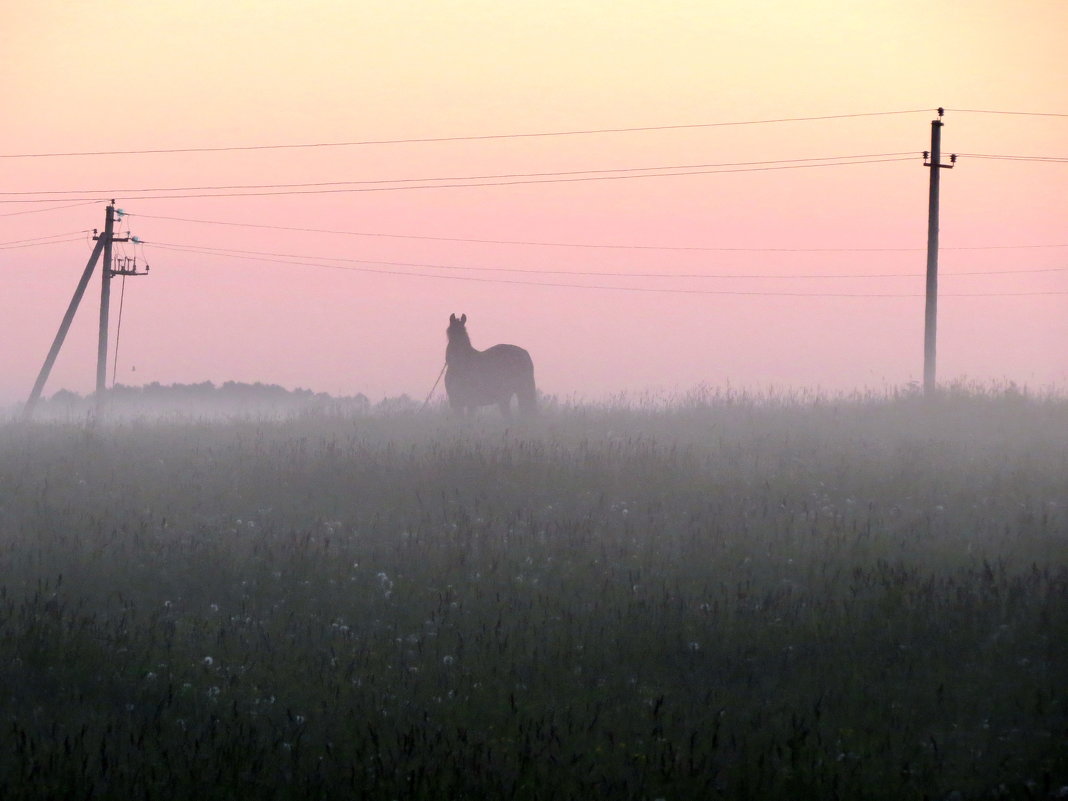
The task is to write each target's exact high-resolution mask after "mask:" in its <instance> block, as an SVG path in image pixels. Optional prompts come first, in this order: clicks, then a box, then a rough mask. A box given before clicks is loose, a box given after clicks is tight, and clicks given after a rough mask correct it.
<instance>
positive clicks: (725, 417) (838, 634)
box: [0, 391, 1068, 801]
mask: <svg viewBox="0 0 1068 801" xmlns="http://www.w3.org/2000/svg"><path fill="white" fill-rule="evenodd" d="M0 715H2V718H0V727H2V728H0V798H4V799H21V798H50V799H58V798H115V799H135V798H146V799H155V798H202V799H239V798H256V799H288V798H299V799H316V798H367V799H406V798H425V799H478V800H479V801H488V800H489V799H497V798H515V799H554V801H555V800H558V799H592V798H607V799H650V800H652V799H666V800H667V801H678V800H679V799H715V798H729V799H802V798H820V799H831V798H841V799H895V801H900V800H901V799H924V798H931V799H969V798H1028V799H1036V798H1037V799H1042V798H1063V797H1068V401H1065V400H1064V399H1056V398H1046V399H1036V398H1028V397H1025V396H1023V395H1021V394H1019V393H1016V392H994V391H990V392H971V393H969V392H957V393H954V394H951V395H949V396H947V397H944V398H941V399H939V400H938V401H937V402H935V403H930V404H928V403H924V402H923V401H922V400H920V399H916V398H908V397H902V398H897V399H877V398H855V399H849V400H839V401H831V400H820V399H816V398H811V399H810V398H805V397H798V396H795V397H788V398H783V397H779V398H776V397H764V398H757V399H754V398H747V397H744V396H732V395H729V394H715V395H707V394H701V393H695V394H694V395H693V396H691V397H689V398H686V399H682V400H680V401H679V402H678V403H675V404H668V405H666V406H657V407H655V408H654V406H653V405H650V406H648V407H646V408H625V407H622V406H620V407H555V408H548V409H546V410H545V413H544V414H543V415H542V416H541V417H540V418H539V419H537V420H535V421H533V422H531V423H526V424H518V423H517V424H512V425H506V424H505V423H503V422H501V421H500V420H498V419H497V417H496V415H495V414H494V413H490V412H487V413H486V415H485V417H484V418H483V419H480V420H478V421H475V422H474V423H472V422H466V423H459V422H454V421H452V420H449V419H448V418H446V417H445V416H443V415H442V414H440V413H436V412H434V413H427V414H423V415H418V414H407V415H394V416H388V415H379V416H375V415H367V416H344V415H333V416H331V415H307V416H304V417H300V418H297V419H293V420H289V421H256V420H243V421H242V420H230V421H215V422H212V421H196V420H192V419H189V420H170V421H156V422H140V423H139V422H125V423H114V424H110V425H107V426H98V427H96V428H93V429H87V428H85V427H84V426H78V425H70V424H37V425H23V424H16V423H9V424H5V425H2V426H0Z"/></svg>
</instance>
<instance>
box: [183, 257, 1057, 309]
mask: <svg viewBox="0 0 1068 801" xmlns="http://www.w3.org/2000/svg"><path fill="white" fill-rule="evenodd" d="M201 255H211V256H218V257H222V258H231V259H242V260H245V261H262V262H271V263H277V264H286V265H289V266H294V267H311V268H317V269H327V270H342V271H346V272H359V273H373V274H378V275H390V276H395V277H402V278H403V277H408V278H437V279H446V280H455V281H473V282H476V283H487V284H511V285H515V286H535V287H549V288H567V289H599V290H616V291H621V292H646V293H656V294H672V295H732V296H752V297H800V298H921V297H924V295H923V294H920V293H860V292H769V291H763V290H761V291H758V290H719V289H678V288H665V287H630V286H609V285H605V284H571V283H562V282H556V281H521V280H516V279H511V278H483V277H476V276H466V275H442V274H440V273H414V272H398V271H396V270H380V269H375V268H372V267H350V266H345V265H339V264H317V263H315V262H308V261H284V260H281V259H271V258H266V257H261V256H233V255H227V254H219V253H207V254H201ZM1048 295H1058V296H1059V295H1068V291H1065V292H1058V291H1052V292H1051V291H1044V292H981V293H975V292H964V293H962V292H944V293H941V295H940V296H941V297H1036V296H1048Z"/></svg>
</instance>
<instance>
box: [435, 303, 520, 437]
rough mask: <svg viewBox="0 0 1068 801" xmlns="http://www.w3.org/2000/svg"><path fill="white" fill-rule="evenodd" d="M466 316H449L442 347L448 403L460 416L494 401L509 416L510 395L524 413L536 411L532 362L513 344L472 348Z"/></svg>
mask: <svg viewBox="0 0 1068 801" xmlns="http://www.w3.org/2000/svg"><path fill="white" fill-rule="evenodd" d="M466 324H467V315H466V314H464V315H461V316H460V317H459V318H457V317H456V315H455V314H451V315H449V328H448V330H447V331H446V334H447V335H448V338H449V344H448V345H447V346H446V347H445V364H446V366H447V367H448V372H446V373H445V393H446V394H447V395H448V396H449V406H451V407H452V409H453V411H454V412H456V413H457V414H459V415H460V416H461V417H462V416H464V415H466V414H468V413H469V412H471V413H473V412H474V410H475V409H476V408H478V407H479V406H491V405H493V404H497V407H498V408H499V409H500V410H501V414H502V415H503V416H504V417H506V418H507V417H510V416H511V403H512V396H513V395H515V396H516V398H517V399H518V401H519V411H520V413H521V414H523V415H524V416H530V415H533V414H536V413H537V410H538V409H537V393H536V391H535V388H534V362H533V361H531V358H530V354H529V353H527V352H526V351H525V350H523V348H520V347H517V346H516V345H494V346H493V347H492V348H487V349H486V350H475V348H474V347H473V346H472V345H471V338H470V337H469V336H468V335H467V327H466Z"/></svg>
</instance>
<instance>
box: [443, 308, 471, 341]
mask: <svg viewBox="0 0 1068 801" xmlns="http://www.w3.org/2000/svg"><path fill="white" fill-rule="evenodd" d="M466 323H467V315H466V314H461V315H460V316H459V317H457V316H456V315H455V314H450V315H449V330H448V331H446V332H445V333H446V334H447V335H448V337H449V341H450V342H454V341H456V340H457V339H459V340H465V339H468V337H467V328H466V327H465V326H466Z"/></svg>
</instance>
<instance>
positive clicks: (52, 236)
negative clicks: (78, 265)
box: [0, 228, 89, 246]
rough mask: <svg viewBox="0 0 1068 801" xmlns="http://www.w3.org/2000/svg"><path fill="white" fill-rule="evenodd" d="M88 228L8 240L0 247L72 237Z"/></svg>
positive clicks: (0, 243)
mask: <svg viewBox="0 0 1068 801" xmlns="http://www.w3.org/2000/svg"><path fill="white" fill-rule="evenodd" d="M88 230H89V229H88V228H83V229H82V230H80V231H65V232H64V233H62V234H47V235H46V236H34V237H30V238H29V239H10V240H8V241H7V242H0V246H3V245H21V244H22V243H23V242H41V241H42V240H45V239H58V238H59V237H61V236H73V235H74V234H84V233H86V231H88Z"/></svg>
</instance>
